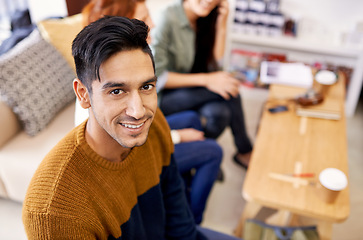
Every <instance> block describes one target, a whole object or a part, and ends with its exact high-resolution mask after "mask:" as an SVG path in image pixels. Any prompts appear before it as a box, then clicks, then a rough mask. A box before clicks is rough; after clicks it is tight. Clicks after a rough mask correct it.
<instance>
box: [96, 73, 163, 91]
mask: <svg viewBox="0 0 363 240" xmlns="http://www.w3.org/2000/svg"><path fill="white" fill-rule="evenodd" d="M156 81H157V77H156V76H154V77H153V78H150V79H149V80H146V81H145V82H143V84H147V83H152V82H156ZM120 87H125V84H124V83H115V82H108V83H105V85H103V86H102V89H108V88H120Z"/></svg>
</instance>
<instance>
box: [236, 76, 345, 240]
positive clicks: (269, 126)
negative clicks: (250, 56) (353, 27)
mask: <svg viewBox="0 0 363 240" xmlns="http://www.w3.org/2000/svg"><path fill="white" fill-rule="evenodd" d="M304 91H306V90H305V89H301V88H296V87H289V86H282V85H273V86H270V91H269V99H270V101H268V102H267V104H266V106H265V110H264V111H263V115H262V118H261V122H260V126H259V130H258V134H257V139H256V142H255V144H254V149H253V153H252V158H251V163H250V166H249V169H248V171H247V174H246V178H245V181H244V185H243V189H242V195H243V197H244V198H245V199H246V201H247V204H246V207H245V209H244V211H243V213H242V215H241V219H240V221H239V223H238V226H237V228H236V230H235V235H236V236H241V234H242V231H243V223H244V221H245V219H248V218H253V217H254V216H255V215H256V214H257V213H258V212H259V211H260V210H261V208H262V207H268V208H273V209H278V210H279V215H276V216H275V219H274V221H273V222H272V223H274V224H280V225H287V224H293V223H294V221H292V220H293V219H294V220H296V219H297V218H296V217H297V216H305V217H308V218H311V219H316V220H317V222H316V224H317V225H318V231H319V235H320V237H321V239H331V233H332V224H333V223H336V222H342V221H344V220H345V219H346V218H347V217H348V215H349V211H350V210H349V207H350V206H349V184H348V188H346V189H345V190H343V191H342V192H341V193H340V195H339V196H338V198H337V200H336V201H335V203H333V204H327V203H325V202H323V201H322V200H321V199H320V198H319V197H318V195H317V192H318V191H317V188H316V187H315V186H311V185H308V186H304V185H301V184H299V183H291V182H286V181H281V180H277V179H274V178H271V176H270V174H271V173H278V174H285V173H298V172H312V173H315V176H316V177H315V179H312V181H315V182H316V181H317V177H318V175H319V173H320V172H321V171H322V170H323V169H325V168H328V167H334V168H338V169H340V170H342V171H343V172H344V173H345V174H346V175H347V176H348V162H347V137H346V119H345V116H344V99H345V86H344V76H343V75H341V74H340V75H339V78H338V82H337V83H336V84H335V85H333V86H332V87H331V88H330V90H329V94H334V95H335V96H338V98H339V99H340V100H341V112H342V118H341V119H340V120H326V119H317V118H307V117H298V116H297V115H296V114H295V107H296V105H295V103H294V102H292V101H290V102H288V101H287V100H286V98H292V97H295V96H296V95H297V94H301V93H303V92H304ZM277 99H280V100H277ZM281 103H282V104H287V105H288V107H289V111H287V112H281V113H275V114H272V113H270V112H268V111H267V108H268V107H271V106H272V105H276V104H281ZM296 224H298V223H296Z"/></svg>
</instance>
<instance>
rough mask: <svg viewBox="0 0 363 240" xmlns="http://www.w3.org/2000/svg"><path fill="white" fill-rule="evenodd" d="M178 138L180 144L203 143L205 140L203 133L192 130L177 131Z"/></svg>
mask: <svg viewBox="0 0 363 240" xmlns="http://www.w3.org/2000/svg"><path fill="white" fill-rule="evenodd" d="M177 131H178V133H179V136H180V142H181V143H182V142H194V141H203V140H204V139H205V137H204V132H202V131H199V130H197V129H194V128H183V129H178V130H177Z"/></svg>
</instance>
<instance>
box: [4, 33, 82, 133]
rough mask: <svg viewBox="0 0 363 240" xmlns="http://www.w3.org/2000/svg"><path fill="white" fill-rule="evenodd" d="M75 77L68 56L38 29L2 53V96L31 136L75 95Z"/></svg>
mask: <svg viewBox="0 0 363 240" xmlns="http://www.w3.org/2000/svg"><path fill="white" fill-rule="evenodd" d="M74 77H75V75H74V72H73V71H72V69H71V68H70V66H69V65H68V63H67V62H66V61H65V59H64V58H63V57H62V56H61V55H60V54H59V52H58V51H57V50H56V49H55V48H54V47H53V46H52V45H51V44H50V43H48V42H47V41H45V40H44V39H43V38H42V37H41V35H40V33H39V31H38V30H37V29H35V30H34V31H33V32H32V33H31V34H30V35H29V36H28V37H27V38H25V39H24V40H23V41H21V42H20V43H18V44H17V45H16V46H15V47H14V48H13V49H11V50H10V51H9V52H7V53H6V54H4V55H2V56H1V57H0V96H1V97H2V100H3V101H4V102H6V103H7V105H8V106H9V107H10V108H11V109H12V110H13V112H14V113H15V114H16V115H17V116H18V119H19V120H20V123H21V125H22V127H23V128H24V130H25V132H26V133H27V134H28V135H30V136H35V135H36V134H37V133H39V132H40V131H41V130H43V129H44V128H45V127H46V126H47V125H48V123H49V122H50V121H51V120H52V119H53V118H54V116H55V115H56V114H57V113H58V112H59V111H60V110H61V109H63V107H64V106H66V105H67V104H68V103H69V102H70V101H72V100H74V99H75V94H74V92H73V87H72V81H73V79H74Z"/></svg>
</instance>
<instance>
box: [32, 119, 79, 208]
mask: <svg viewBox="0 0 363 240" xmlns="http://www.w3.org/2000/svg"><path fill="white" fill-rule="evenodd" d="M79 128H80V126H79V127H76V128H74V129H73V130H72V131H71V132H69V133H68V134H67V135H66V136H65V137H64V138H63V139H62V140H60V141H59V142H58V143H57V145H55V146H54V147H53V149H52V150H51V151H50V152H49V153H48V154H47V155H46V156H45V157H44V159H43V160H42V162H41V163H40V165H39V166H38V168H37V170H36V171H35V173H34V175H33V177H32V180H31V182H30V184H29V187H28V191H27V195H26V199H25V201H26V200H27V199H32V198H39V197H41V198H42V199H43V200H44V201H43V204H45V205H47V204H49V201H51V199H52V196H51V195H52V194H54V192H55V190H56V188H57V187H58V186H59V179H60V178H61V177H62V176H63V175H64V171H67V170H69V168H68V167H67V165H69V162H70V159H72V158H73V156H74V154H75V150H76V149H77V139H76V136H77V133H78V132H79ZM40 193H41V194H40ZM41 195H42V196H41ZM47 200H49V201H47Z"/></svg>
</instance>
